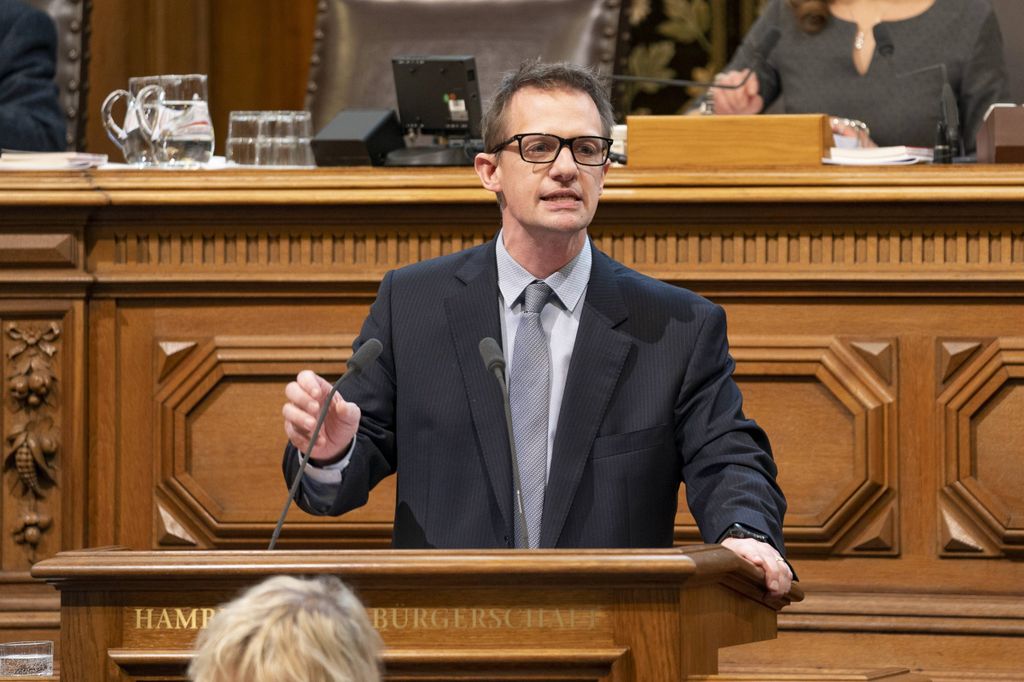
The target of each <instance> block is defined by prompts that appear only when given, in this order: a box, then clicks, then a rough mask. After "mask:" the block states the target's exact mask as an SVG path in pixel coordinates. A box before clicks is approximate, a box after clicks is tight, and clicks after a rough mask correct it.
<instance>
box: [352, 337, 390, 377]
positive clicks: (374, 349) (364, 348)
mask: <svg viewBox="0 0 1024 682" xmlns="http://www.w3.org/2000/svg"><path fill="white" fill-rule="evenodd" d="M383 348H384V346H383V345H381V342H380V341H378V340H377V339H367V340H366V341H364V342H363V345H361V346H359V350H357V351H356V352H355V353H353V354H352V357H350V358H349V359H348V370H349V371H352V372H361V371H363V369H364V368H365V367H366V366H367V365H369V364H370V363H371V362H373V361H374V360H376V359H377V356H378V355H380V352H381V350H383Z"/></svg>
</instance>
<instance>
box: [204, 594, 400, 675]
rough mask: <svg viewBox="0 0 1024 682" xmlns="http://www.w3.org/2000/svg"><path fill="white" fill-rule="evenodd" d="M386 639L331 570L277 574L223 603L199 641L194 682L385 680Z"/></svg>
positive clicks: (357, 600)
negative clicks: (298, 575)
mask: <svg viewBox="0 0 1024 682" xmlns="http://www.w3.org/2000/svg"><path fill="white" fill-rule="evenodd" d="M381 648H382V643H381V640H380V636H379V635H378V634H377V631H376V630H374V629H373V626H372V625H370V621H369V619H368V618H367V616H366V611H365V609H364V608H363V605H362V604H361V603H360V602H359V599H357V598H356V596H355V595H354V594H353V593H352V591H351V590H349V589H348V588H347V587H345V585H344V584H343V583H342V582H341V581H340V580H338V579H337V578H335V577H333V576H321V577H318V578H313V579H299V578H292V577H288V576H276V577H273V578H269V579H267V580H265V581H264V582H262V583H260V584H258V585H256V586H254V587H252V588H250V589H248V590H247V591H246V592H244V593H243V594H242V595H241V596H239V597H238V598H236V599H234V600H233V601H231V602H228V603H227V604H225V605H224V606H223V607H222V608H221V610H219V611H218V612H217V615H216V616H214V617H213V619H212V620H211V621H210V623H209V624H208V625H207V627H206V629H204V630H203V631H202V632H201V633H200V634H199V638H198V639H197V641H196V654H195V657H194V658H193V659H192V664H191V665H190V666H189V669H188V674H189V678H190V679H192V680H194V682H243V681H244V682H278V681H279V680H293V681H295V682H379V681H380V679H381V672H380V663H379V658H380V650H381Z"/></svg>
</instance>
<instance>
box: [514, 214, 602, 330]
mask: <svg viewBox="0 0 1024 682" xmlns="http://www.w3.org/2000/svg"><path fill="white" fill-rule="evenodd" d="M495 252H496V255H497V260H498V289H499V290H500V291H501V297H502V298H503V299H504V305H505V307H506V308H512V306H513V305H515V304H516V303H519V299H520V297H521V296H522V294H523V290H524V289H526V287H527V286H528V285H529V284H530V283H531V282H533V281H534V280H536V279H537V278H536V277H534V276H533V275H531V274H530V273H529V272H528V271H527V270H526V268H524V267H523V266H522V265H520V264H519V263H517V262H516V260H515V258H513V257H512V254H510V253H509V252H508V250H507V249H506V248H505V240H504V238H503V237H502V233H500V232H499V233H498V238H497V244H496V248H495ZM592 261H593V255H592V254H591V253H590V237H589V236H588V237H586V241H585V242H584V244H583V248H582V249H580V252H579V253H578V254H576V256H575V257H574V258H573V259H572V260H571V261H569V262H568V263H566V264H565V265H564V266H563V267H562V269H561V270H559V271H558V272H555V273H552V274H551V276H550V277H548V278H547V279H545V280H544V281H545V282H546V283H547V285H548V286H549V287H551V290H552V291H554V292H555V296H557V297H558V300H559V301H560V302H561V304H562V306H563V307H564V308H565V309H566V310H568V311H570V312H574V311H575V310H576V306H577V305H579V302H580V301H581V300H582V299H583V292H584V291H586V289H587V282H589V281H590V266H591V262H592Z"/></svg>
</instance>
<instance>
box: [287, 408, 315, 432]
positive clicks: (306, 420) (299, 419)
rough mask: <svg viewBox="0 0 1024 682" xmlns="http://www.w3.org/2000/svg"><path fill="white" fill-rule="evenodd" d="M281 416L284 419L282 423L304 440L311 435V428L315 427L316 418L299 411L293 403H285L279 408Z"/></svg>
mask: <svg viewBox="0 0 1024 682" xmlns="http://www.w3.org/2000/svg"><path fill="white" fill-rule="evenodd" d="M281 415H282V416H283V417H284V423H285V424H286V425H291V427H292V428H293V429H295V431H296V432H297V433H299V434H301V435H303V436H305V437H306V438H308V437H309V436H310V435H311V434H312V433H313V427H314V426H316V417H315V416H313V415H311V414H309V413H308V412H305V411H303V410H300V409H299V408H298V407H296V406H295V405H294V404H293V403H285V404H284V407H282V408H281Z"/></svg>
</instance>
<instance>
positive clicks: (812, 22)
mask: <svg viewBox="0 0 1024 682" xmlns="http://www.w3.org/2000/svg"><path fill="white" fill-rule="evenodd" d="M830 2H831V0H789V6H790V7H791V8H793V14H795V15H796V23H797V25H799V26H800V30H801V31H803V32H804V33H812V34H813V33H818V32H819V31H821V29H823V28H825V24H827V23H828V18H829V17H830V16H832V11H831V10H830V9H829V7H828V6H829V4H830Z"/></svg>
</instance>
